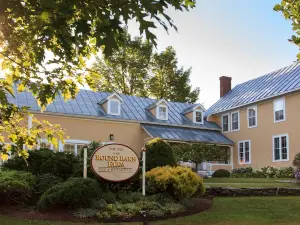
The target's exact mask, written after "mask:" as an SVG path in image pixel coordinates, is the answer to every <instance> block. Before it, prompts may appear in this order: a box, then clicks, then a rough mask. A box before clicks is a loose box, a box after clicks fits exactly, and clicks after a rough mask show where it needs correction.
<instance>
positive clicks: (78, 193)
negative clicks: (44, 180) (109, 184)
mask: <svg viewBox="0 0 300 225" xmlns="http://www.w3.org/2000/svg"><path fill="white" fill-rule="evenodd" d="M100 192H101V189H100V187H99V185H98V183H97V181H95V180H93V179H90V178H87V179H83V178H70V179H69V180H67V181H65V182H62V183H59V184H57V185H54V186H52V187H51V188H50V189H48V190H47V191H46V192H45V193H44V194H43V195H42V196H41V198H40V200H39V202H38V204H37V207H38V209H39V210H46V209H49V208H50V207H54V206H59V205H66V206H69V207H72V208H77V207H85V206H89V205H90V204H91V203H92V201H93V200H94V199H95V198H97V197H98V195H99V193H100Z"/></svg>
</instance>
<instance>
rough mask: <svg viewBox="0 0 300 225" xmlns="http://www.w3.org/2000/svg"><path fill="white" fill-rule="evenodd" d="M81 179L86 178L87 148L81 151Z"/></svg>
mask: <svg viewBox="0 0 300 225" xmlns="http://www.w3.org/2000/svg"><path fill="white" fill-rule="evenodd" d="M83 178H84V179H86V178H87V148H84V149H83Z"/></svg>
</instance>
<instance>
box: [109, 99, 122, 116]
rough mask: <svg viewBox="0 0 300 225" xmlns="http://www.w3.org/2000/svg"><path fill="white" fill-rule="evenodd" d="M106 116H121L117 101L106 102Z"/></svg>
mask: <svg viewBox="0 0 300 225" xmlns="http://www.w3.org/2000/svg"><path fill="white" fill-rule="evenodd" d="M108 114H111V115H120V114H121V102H120V101H119V100H118V99H109V100H108Z"/></svg>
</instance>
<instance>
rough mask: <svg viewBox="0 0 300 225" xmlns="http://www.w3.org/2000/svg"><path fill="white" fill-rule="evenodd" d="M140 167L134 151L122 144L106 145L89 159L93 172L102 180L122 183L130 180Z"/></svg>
mask: <svg viewBox="0 0 300 225" xmlns="http://www.w3.org/2000/svg"><path fill="white" fill-rule="evenodd" d="M139 167H140V162H139V158H138V156H137V154H136V152H135V151H134V150H132V149H131V148H129V147H128V146H126V145H122V144H107V145H104V146H101V147H99V148H97V149H96V151H95V152H94V153H93V155H92V157H91V168H92V170H93V172H94V173H95V174H96V175H97V176H99V177H101V178H102V179H104V180H107V181H112V182H122V181H125V180H128V179H130V178H132V177H133V176H134V175H136V173H137V172H138V170H139Z"/></svg>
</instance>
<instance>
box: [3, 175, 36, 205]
mask: <svg viewBox="0 0 300 225" xmlns="http://www.w3.org/2000/svg"><path fill="white" fill-rule="evenodd" d="M34 184H35V177H34V176H33V175H32V174H31V173H27V172H22V171H13V170H12V171H1V172H0V204H1V203H8V202H12V203H20V202H24V201H27V199H28V198H29V197H30V196H31V193H32V191H33V186H34Z"/></svg>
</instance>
